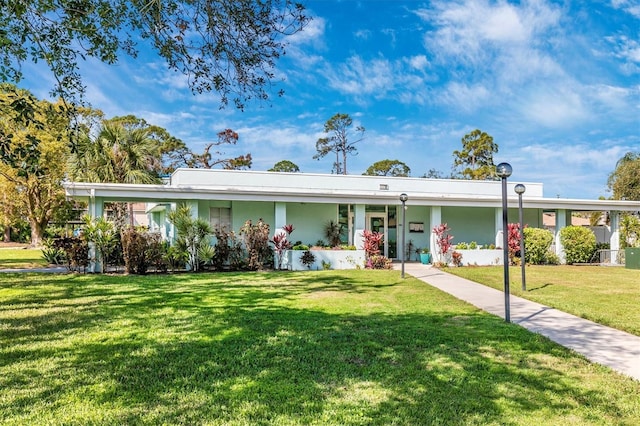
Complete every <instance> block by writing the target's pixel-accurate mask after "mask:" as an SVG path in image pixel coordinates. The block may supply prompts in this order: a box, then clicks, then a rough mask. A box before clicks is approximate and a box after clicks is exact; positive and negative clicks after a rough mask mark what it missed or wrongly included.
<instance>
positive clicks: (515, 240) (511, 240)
mask: <svg viewBox="0 0 640 426" xmlns="http://www.w3.org/2000/svg"><path fill="white" fill-rule="evenodd" d="M507 246H508V248H509V262H510V263H511V264H512V265H513V264H515V258H516V257H519V256H521V254H520V224H519V223H508V224H507Z"/></svg>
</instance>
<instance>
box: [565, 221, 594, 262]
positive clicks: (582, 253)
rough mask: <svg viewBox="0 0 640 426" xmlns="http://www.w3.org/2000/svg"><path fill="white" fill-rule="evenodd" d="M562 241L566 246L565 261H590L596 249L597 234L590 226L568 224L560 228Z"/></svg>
mask: <svg viewBox="0 0 640 426" xmlns="http://www.w3.org/2000/svg"><path fill="white" fill-rule="evenodd" d="M560 242H561V244H562V246H563V247H564V256H565V262H566V263H567V264H572V263H588V262H590V261H591V258H592V257H593V254H594V253H595V251H596V236H595V234H594V233H593V231H591V230H590V229H589V228H584V227H582V226H567V227H566V228H562V229H561V230H560Z"/></svg>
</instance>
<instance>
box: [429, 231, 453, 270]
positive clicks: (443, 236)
mask: <svg viewBox="0 0 640 426" xmlns="http://www.w3.org/2000/svg"><path fill="white" fill-rule="evenodd" d="M450 230H451V228H449V225H447V224H446V223H441V224H440V225H438V226H435V227H434V228H433V233H434V234H436V244H437V245H438V258H439V259H438V261H439V262H442V263H444V264H446V263H447V258H448V253H449V251H450V250H451V245H452V244H451V240H453V235H450V234H449V231H450Z"/></svg>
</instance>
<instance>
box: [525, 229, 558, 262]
mask: <svg viewBox="0 0 640 426" xmlns="http://www.w3.org/2000/svg"><path fill="white" fill-rule="evenodd" d="M522 232H523V233H524V258H525V261H526V262H527V263H529V264H532V265H543V264H545V263H550V262H549V253H550V249H551V244H552V243H553V234H552V233H551V231H549V230H547V229H541V228H529V227H527V228H524V230H523V231H522Z"/></svg>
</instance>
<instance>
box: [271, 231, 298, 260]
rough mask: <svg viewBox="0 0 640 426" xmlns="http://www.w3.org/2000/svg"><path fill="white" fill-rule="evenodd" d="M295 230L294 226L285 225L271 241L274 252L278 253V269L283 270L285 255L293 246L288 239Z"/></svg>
mask: <svg viewBox="0 0 640 426" xmlns="http://www.w3.org/2000/svg"><path fill="white" fill-rule="evenodd" d="M294 229H295V228H294V227H293V225H291V224H289V225H284V226H283V227H282V230H280V231H277V232H276V233H275V234H274V235H273V237H272V238H271V239H270V240H269V242H270V243H271V244H273V250H274V251H275V252H276V268H277V269H282V260H283V257H284V253H285V252H286V251H287V250H289V249H290V248H291V246H292V244H291V242H290V241H289V239H288V237H289V235H291V233H292V232H293V230H294Z"/></svg>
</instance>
